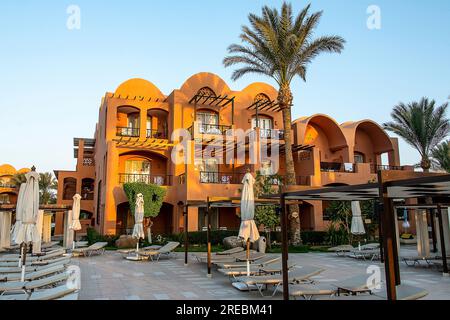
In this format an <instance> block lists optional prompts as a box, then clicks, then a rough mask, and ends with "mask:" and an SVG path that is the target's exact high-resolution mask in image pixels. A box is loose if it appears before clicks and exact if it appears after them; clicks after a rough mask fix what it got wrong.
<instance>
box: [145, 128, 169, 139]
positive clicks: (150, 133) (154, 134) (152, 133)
mask: <svg viewBox="0 0 450 320" xmlns="http://www.w3.org/2000/svg"><path fill="white" fill-rule="evenodd" d="M147 138H153V139H167V133H165V132H161V131H158V130H150V129H147Z"/></svg>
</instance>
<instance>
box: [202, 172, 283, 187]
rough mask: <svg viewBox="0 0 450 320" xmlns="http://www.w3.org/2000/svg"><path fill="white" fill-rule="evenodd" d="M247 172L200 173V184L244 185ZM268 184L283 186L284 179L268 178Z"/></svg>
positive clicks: (278, 177) (280, 177) (279, 177)
mask: <svg viewBox="0 0 450 320" xmlns="http://www.w3.org/2000/svg"><path fill="white" fill-rule="evenodd" d="M244 175H245V172H244V173H241V172H234V173H233V172H207V171H201V172H200V183H211V184H242V179H243V178H244ZM267 179H268V183H269V184H271V185H273V186H278V185H282V184H283V180H284V178H283V177H282V176H277V177H274V176H268V178H267Z"/></svg>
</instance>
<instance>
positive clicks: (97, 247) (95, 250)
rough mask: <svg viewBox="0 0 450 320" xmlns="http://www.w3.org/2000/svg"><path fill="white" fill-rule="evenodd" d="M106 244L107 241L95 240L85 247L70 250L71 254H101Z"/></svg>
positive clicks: (86, 255) (88, 255) (85, 255)
mask: <svg viewBox="0 0 450 320" xmlns="http://www.w3.org/2000/svg"><path fill="white" fill-rule="evenodd" d="M107 245H108V242H96V243H94V244H92V245H90V246H89V247H87V248H76V249H73V250H72V253H73V254H76V255H79V256H84V257H90V256H92V255H94V254H98V255H101V254H103V253H104V252H105V247H106V246H107Z"/></svg>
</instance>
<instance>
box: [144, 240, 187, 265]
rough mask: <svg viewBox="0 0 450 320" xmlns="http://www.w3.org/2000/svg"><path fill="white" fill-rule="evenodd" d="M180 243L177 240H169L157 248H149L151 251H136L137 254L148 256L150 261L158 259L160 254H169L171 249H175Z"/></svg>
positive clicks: (171, 251)
mask: <svg viewBox="0 0 450 320" xmlns="http://www.w3.org/2000/svg"><path fill="white" fill-rule="evenodd" d="M179 245H180V243H179V242H169V243H167V244H166V245H165V246H163V247H161V248H160V249H158V250H154V251H153V250H151V251H145V252H138V253H137V254H138V255H139V256H144V257H148V258H150V260H151V261H155V259H156V261H159V258H161V255H167V256H170V255H171V254H172V253H173V250H175V249H176V248H177V247H178V246H179Z"/></svg>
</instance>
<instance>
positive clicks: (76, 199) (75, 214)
mask: <svg viewBox="0 0 450 320" xmlns="http://www.w3.org/2000/svg"><path fill="white" fill-rule="evenodd" d="M80 201H81V196H80V195H79V194H78V193H77V194H76V195H74V196H73V205H72V223H71V224H70V226H69V229H70V230H73V233H74V241H72V249H75V240H76V238H75V231H78V230H81V224H80Z"/></svg>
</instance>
